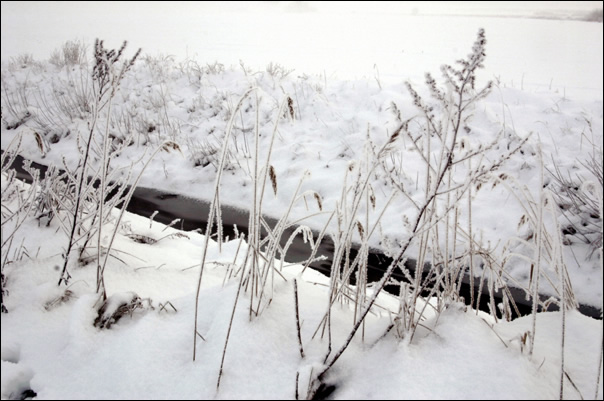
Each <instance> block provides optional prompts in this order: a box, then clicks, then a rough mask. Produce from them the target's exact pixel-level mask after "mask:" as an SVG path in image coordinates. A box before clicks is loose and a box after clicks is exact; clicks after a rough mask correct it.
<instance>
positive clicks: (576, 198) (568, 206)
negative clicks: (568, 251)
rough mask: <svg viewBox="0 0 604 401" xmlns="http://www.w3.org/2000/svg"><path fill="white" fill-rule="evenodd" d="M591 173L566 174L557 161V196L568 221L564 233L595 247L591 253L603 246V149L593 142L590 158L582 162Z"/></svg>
mask: <svg viewBox="0 0 604 401" xmlns="http://www.w3.org/2000/svg"><path fill="white" fill-rule="evenodd" d="M580 163H581V164H582V165H583V167H585V169H586V171H587V172H588V174H589V176H587V177H586V176H583V175H579V174H575V175H574V176H573V175H571V174H570V173H566V174H564V173H563V172H562V170H561V169H560V167H559V165H558V163H556V161H555V160H554V162H553V166H554V167H553V170H548V171H549V173H550V175H551V177H553V185H554V190H553V195H554V198H555V200H556V203H557V204H558V206H559V207H560V209H561V211H562V215H563V216H564V219H565V221H566V223H565V224H564V225H563V228H562V230H563V231H562V232H563V233H564V234H565V236H567V237H569V238H575V239H577V240H579V241H581V242H583V243H585V244H588V245H589V246H590V248H591V255H592V256H593V255H594V253H595V252H596V251H597V250H598V249H600V248H602V216H601V214H600V204H601V202H602V193H603V192H602V189H603V184H602V148H601V147H600V148H598V147H597V146H596V145H595V144H593V152H592V153H591V155H590V157H589V159H588V160H586V161H584V162H580Z"/></svg>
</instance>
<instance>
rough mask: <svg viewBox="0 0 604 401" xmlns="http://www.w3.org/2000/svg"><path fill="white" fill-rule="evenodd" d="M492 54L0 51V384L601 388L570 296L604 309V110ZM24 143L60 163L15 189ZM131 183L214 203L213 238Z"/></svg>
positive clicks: (415, 392) (320, 392) (479, 43)
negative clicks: (309, 60) (362, 73)
mask: <svg viewBox="0 0 604 401" xmlns="http://www.w3.org/2000/svg"><path fill="white" fill-rule="evenodd" d="M486 42H487V38H486V36H485V33H484V32H483V31H482V30H481V31H479V33H478V36H477V38H476V40H475V42H474V46H473V47H472V50H471V52H470V54H469V55H468V56H467V57H465V58H463V59H461V60H458V61H455V62H453V61H454V60H452V63H451V64H450V65H448V66H445V67H443V68H442V69H441V72H440V73H439V74H438V75H437V74H426V77H425V83H423V84H417V83H409V82H406V83H401V84H389V83H386V82H382V81H381V80H380V78H379V75H376V77H375V79H373V80H356V81H339V80H332V79H328V78H327V76H326V75H323V76H310V75H304V74H302V75H300V74H298V73H295V72H294V71H292V70H289V69H287V68H285V67H284V66H282V65H280V64H277V63H271V64H270V65H268V66H267V67H266V69H265V70H263V71H254V70H252V69H251V68H249V67H247V66H246V65H245V64H244V63H241V64H240V65H239V66H236V67H226V66H224V65H222V64H220V63H213V64H202V63H199V62H197V61H195V60H191V59H187V60H177V59H176V58H174V57H170V56H164V57H158V56H155V57H154V56H148V55H147V56H145V55H140V53H139V52H136V51H131V52H130V49H129V47H127V46H126V44H124V46H122V47H121V48H119V49H116V50H110V49H107V48H105V46H104V44H103V42H100V41H97V42H96V43H95V44H94V46H93V47H92V48H90V49H89V48H88V47H87V46H86V44H84V43H81V42H67V43H65V44H64V45H63V46H62V47H61V48H59V49H58V50H57V51H56V52H55V53H53V55H52V57H51V58H50V60H49V61H48V62H46V61H45V62H40V61H36V60H34V59H33V58H31V57H27V56H22V57H19V58H15V59H13V60H11V61H10V62H7V63H3V65H2V149H3V151H4V153H3V156H2V240H1V242H2V260H1V262H2V308H3V312H6V313H3V314H2V397H3V398H19V397H27V396H32V395H34V392H35V395H37V397H38V398H59V397H62V398H74V397H77V398H226V399H229V398H325V397H333V398H344V399H346V398H406V397H412V398H481V399H486V398H508V399H512V398H554V397H556V398H557V397H563V398H592V397H594V396H595V397H596V398H599V397H601V394H602V381H601V379H600V377H601V366H602V322H601V320H600V321H598V320H594V319H592V318H589V317H586V316H583V315H581V314H580V313H579V312H578V311H577V310H576V308H577V306H578V304H579V303H581V304H586V305H590V306H592V307H594V308H597V309H601V308H602V99H601V98H600V99H596V100H585V99H581V100H573V99H570V98H567V97H565V96H564V94H560V93H551V92H550V93H530V92H526V91H524V90H522V89H516V88H510V87H506V85H503V84H502V83H501V82H498V81H497V80H495V81H494V82H491V81H488V80H485V79H484V78H483V77H482V78H481V77H480V73H481V67H482V66H483V64H484V63H487V62H488V56H486V54H488V45H487V44H486ZM127 54H129V55H127ZM485 57H486V58H485ZM16 154H21V155H23V156H25V157H27V158H28V159H30V160H35V161H37V162H40V163H43V164H46V165H49V166H52V165H54V166H56V168H54V169H51V170H49V173H48V174H47V175H46V176H45V177H44V178H41V177H39V176H38V175H37V173H36V172H35V171H33V170H32V171H31V173H32V175H33V177H34V180H33V183H32V184H25V183H22V182H20V181H18V180H16V178H15V175H14V171H13V170H12V169H11V165H12V160H13V157H14V155H16ZM30 170H31V169H30ZM89 177H90V178H91V179H88V178H89ZM123 184H132V185H134V186H136V185H141V186H146V187H154V188H160V189H164V190H166V191H168V192H170V193H178V194H182V195H186V196H190V197H195V198H201V199H204V200H207V201H208V202H211V207H210V215H209V216H208V219H207V221H208V225H207V226H205V227H200V228H201V229H202V230H203V231H204V232H205V235H202V234H200V233H199V232H183V231H180V230H177V229H175V228H174V227H166V226H164V225H162V224H160V223H158V222H154V221H153V220H152V218H151V219H149V217H150V216H142V217H141V216H136V215H132V214H129V213H127V212H125V205H126V204H127V203H128V202H129V201H130V197H131V195H132V190H131V189H130V188H128V187H126V186H125V185H123ZM108 194H112V195H113V196H111V197H109V196H108ZM222 204H228V205H230V206H235V207H239V208H244V209H246V210H249V211H250V219H249V221H247V222H242V225H245V226H246V227H248V229H247V231H246V232H240V233H238V235H237V237H236V238H230V239H226V238H223V236H222V235H221V226H222V222H221V205H222ZM263 216H270V217H273V218H275V219H277V221H278V223H277V224H276V225H274V226H269V225H268V224H267V223H266V221H265V219H264V217H263ZM290 226H296V227H299V228H298V229H297V230H296V231H295V234H294V235H299V236H301V237H303V238H304V240H305V241H306V242H307V243H308V246H309V248H310V249H311V250H313V252H312V254H311V257H310V259H309V260H308V261H307V263H306V264H304V263H303V264H288V256H287V250H288V249H287V244H286V245H285V246H283V242H282V240H289V239H290V238H284V235H285V234H284V233H285V229H286V228H289V227H290ZM175 227H176V225H175ZM213 233H217V234H215V235H214V236H212V234H213ZM325 236H328V237H330V238H331V239H332V240H333V243H334V248H335V249H334V251H333V255H331V256H332V259H333V262H332V266H331V273H332V274H331V275H330V277H326V276H323V275H321V274H320V273H317V272H315V271H313V270H312V269H311V268H309V267H308V265H310V264H311V263H312V262H313V261H314V260H315V259H317V258H320V257H321V256H322V255H320V254H318V253H316V252H315V250H316V249H317V244H318V242H320V240H321V239H322V238H323V237H325ZM287 243H289V242H287ZM353 243H354V244H356V246H357V247H358V248H359V249H360V250H359V252H358V254H356V253H355V255H356V256H351V255H352V254H351V247H352V244H353ZM371 249H380V250H381V251H382V252H384V253H386V254H388V255H390V256H391V257H392V259H393V262H392V263H391V264H390V266H389V267H388V268H387V269H386V270H385V271H384V275H383V277H382V278H381V280H379V281H378V282H370V281H368V280H367V268H368V262H367V255H368V253H369V252H370V250H371ZM407 259H413V260H416V261H417V265H418V266H424V265H425V266H426V271H425V272H424V274H422V272H421V269H419V270H416V271H414V270H409V269H408V267H407V266H408V265H407V264H406V263H405V262H406V260H407ZM395 271H398V272H401V273H402V274H403V275H405V276H406V280H405V281H400V282H399V281H396V280H394V279H393V277H392V276H393V273H394V272H395ZM466 278H467V279H468V280H469V282H470V285H471V286H472V287H475V288H476V289H480V290H481V291H483V290H484V292H487V293H488V294H490V295H491V297H490V298H489V299H490V301H489V302H488V305H487V307H486V310H488V311H489V312H488V313H487V312H482V311H478V305H477V304H478V300H477V299H476V300H475V299H473V297H472V299H462V298H461V297H460V296H459V291H460V290H459V288H460V285H461V282H462V280H464V279H466ZM386 285H394V286H398V287H399V288H400V290H399V293H398V294H396V295H392V294H389V293H386V292H385V291H383V290H384V288H385V286H386ZM508 288H515V289H520V290H521V291H522V292H523V293H524V294H526V297H527V299H529V300H530V301H531V302H532V305H533V312H532V314H530V315H528V316H524V317H520V318H517V319H515V320H513V319H512V317H513V316H516V315H517V314H518V312H517V311H516V305H515V301H514V299H513V298H512V297H511V296H510V295H509V294H508V292H507V291H508ZM495 292H499V293H502V294H503V299H502V300H501V301H496V300H495V298H494V297H493V296H492V294H494V293H495ZM550 305H555V306H557V308H558V309H559V310H560V311H559V312H543V310H544V309H547V307H548V306H550Z"/></svg>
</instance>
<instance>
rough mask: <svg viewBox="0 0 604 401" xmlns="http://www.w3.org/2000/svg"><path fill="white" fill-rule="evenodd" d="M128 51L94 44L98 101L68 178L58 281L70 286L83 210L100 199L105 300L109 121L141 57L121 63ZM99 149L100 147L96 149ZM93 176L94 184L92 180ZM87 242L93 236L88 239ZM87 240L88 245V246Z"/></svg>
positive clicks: (99, 275)
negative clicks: (69, 198) (69, 202)
mask: <svg viewBox="0 0 604 401" xmlns="http://www.w3.org/2000/svg"><path fill="white" fill-rule="evenodd" d="M125 48H126V42H124V43H123V45H122V46H121V47H120V49H118V50H107V49H105V48H104V46H103V41H99V40H98V39H97V40H96V42H95V46H94V66H93V69H92V79H93V88H94V89H93V91H94V94H95V100H94V105H93V112H92V115H91V117H90V121H89V125H88V127H89V131H88V135H87V138H86V139H84V138H81V139H82V141H85V144H84V145H83V147H82V148H81V159H80V162H79V165H78V167H77V170H76V171H74V172H72V173H71V174H69V173H68V175H70V176H71V178H72V179H73V184H74V200H75V203H74V205H73V208H72V210H71V212H72V213H73V214H72V219H71V221H70V224H69V225H70V233H69V242H68V245H67V248H66V250H65V254H64V261H63V268H62V270H61V277H60V279H59V285H60V284H61V283H63V282H64V283H65V284H67V283H68V281H69V277H70V275H69V272H68V271H67V265H68V263H69V257H70V253H71V251H72V249H73V246H74V245H75V244H76V243H77V242H78V241H79V240H80V239H81V238H82V237H81V236H80V235H81V234H80V233H79V232H78V231H79V230H78V228H80V229H81V228H82V226H81V222H80V220H81V219H82V217H83V215H82V207H83V203H84V202H85V201H86V199H88V197H89V196H90V197H91V198H93V199H94V198H96V199H97V203H96V205H97V209H98V214H97V213H94V214H93V216H98V219H97V218H96V217H93V219H96V220H97V222H98V225H99V226H98V227H99V232H98V238H99V240H98V247H97V251H98V253H99V263H98V265H97V272H98V273H97V291H98V290H99V289H100V288H101V286H103V296H104V298H105V297H106V294H105V290H104V285H103V284H102V281H103V279H102V274H101V265H100V254H101V247H100V238H101V229H102V225H103V224H104V222H105V215H104V211H103V206H104V203H105V195H106V194H108V193H109V191H108V189H109V188H110V186H111V185H115V184H111V182H110V181H108V180H109V179H110V177H109V171H108V169H109V163H110V158H111V157H112V148H111V146H110V144H109V141H108V137H109V121H110V116H111V100H112V99H113V97H114V96H115V93H116V91H117V90H118V88H119V84H120V82H121V80H122V78H123V77H124V74H125V73H126V72H127V71H128V70H129V69H130V68H131V67H132V66H133V64H134V62H135V60H136V58H137V57H138V55H139V54H140V49H139V50H138V52H137V53H136V54H135V55H134V56H133V57H132V58H131V59H129V60H125V61H124V62H121V60H120V58H121V56H122V54H123V52H124V50H125ZM105 108H107V111H106V116H105V121H106V123H107V125H106V128H105V130H104V132H102V131H101V136H102V138H103V139H102V145H101V146H100V149H99V152H100V153H101V157H102V161H101V166H100V169H99V168H98V167H97V168H96V170H95V171H92V170H94V167H92V166H91V165H90V163H89V159H90V157H91V154H92V152H93V151H94V150H95V149H94V147H93V145H96V136H97V132H98V128H97V125H98V123H99V122H100V119H101V113H102V112H104V111H105ZM97 146H98V145H97ZM91 176H92V180H90V177H91ZM97 179H98V180H100V186H99V191H98V192H97V193H98V197H95V196H93V195H90V194H91V193H92V192H94V185H92V184H93V183H95V181H96V180H97ZM86 237H88V240H89V239H90V236H89V235H87V236H86ZM88 240H86V242H88Z"/></svg>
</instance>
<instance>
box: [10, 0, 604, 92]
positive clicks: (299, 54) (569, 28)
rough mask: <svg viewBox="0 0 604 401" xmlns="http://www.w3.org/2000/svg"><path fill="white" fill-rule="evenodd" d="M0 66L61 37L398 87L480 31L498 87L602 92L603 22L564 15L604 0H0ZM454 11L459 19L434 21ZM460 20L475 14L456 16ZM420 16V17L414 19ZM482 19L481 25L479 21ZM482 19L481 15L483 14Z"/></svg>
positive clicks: (454, 55)
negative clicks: (530, 85)
mask: <svg viewBox="0 0 604 401" xmlns="http://www.w3.org/2000/svg"><path fill="white" fill-rule="evenodd" d="M1 5H2V13H1V18H2V25H1V27H2V46H1V53H2V61H3V62H4V61H8V60H10V59H11V58H12V57H15V56H18V55H19V54H24V53H29V54H32V55H33V56H34V58H36V59H38V60H45V59H48V58H49V56H50V54H51V53H52V51H53V50H55V49H57V48H59V47H60V46H61V45H62V44H63V43H65V42H66V41H68V40H80V41H83V42H84V43H85V44H87V45H89V46H92V44H93V43H94V40H95V39H96V38H99V39H103V40H105V45H106V47H108V48H117V47H119V46H120V45H121V43H122V42H123V41H124V40H128V41H129V43H130V45H129V47H128V49H127V52H126V53H127V54H130V53H132V54H133V53H134V52H135V51H136V49H137V48H139V47H141V48H142V49H143V54H149V55H152V56H156V55H158V54H163V55H168V54H169V55H174V56H175V58H176V60H178V61H182V60H184V59H185V58H192V59H194V60H197V61H199V62H201V63H202V65H203V64H205V63H213V62H214V61H218V62H221V63H223V64H225V65H226V66H230V65H235V66H238V65H239V61H240V60H242V61H243V62H245V64H246V65H247V66H249V67H252V68H253V69H255V70H261V69H263V68H264V67H266V65H267V64H268V63H270V62H277V63H280V64H282V65H284V66H285V67H286V68H293V69H295V70H296V72H297V73H298V74H300V73H311V74H314V73H319V74H321V75H323V74H326V75H327V76H332V74H333V76H334V77H337V78H345V79H348V78H351V79H354V78H360V77H370V78H371V79H373V76H374V75H375V74H378V69H379V74H380V77H381V78H382V79H388V78H389V77H390V78H392V79H395V80H400V79H401V78H404V79H407V78H408V77H409V76H410V75H412V74H414V73H418V72H421V74H420V77H421V76H423V72H425V71H435V70H436V71H438V68H439V66H440V65H442V64H444V63H450V62H452V61H453V60H456V59H458V58H459V57H463V56H465V55H466V54H467V51H469V49H470V47H471V44H472V42H473V41H474V38H475V35H476V32H477V30H478V28H485V29H486V32H487V39H488V45H487V46H488V66H487V67H488V68H491V70H490V71H489V74H492V75H491V76H490V78H491V79H492V76H499V75H503V78H504V79H507V82H510V83H511V82H516V83H518V82H520V81H521V80H522V81H523V82H524V83H529V82H533V83H539V84H541V85H547V86H551V82H552V81H553V82H554V84H555V83H558V84H559V85H564V87H565V88H568V87H570V86H574V87H590V88H594V87H595V88H601V87H602V83H601V82H602V24H597V23H586V22H574V21H561V20H544V19H540V20H535V19H530V20H529V19H526V18H511V19H510V18H507V19H504V18H490V17H493V16H494V17H511V16H521V17H527V16H539V17H544V16H550V17H557V18H560V19H565V18H566V17H573V16H577V15H584V14H585V13H587V12H590V11H592V10H595V9H601V8H602V2H601V1H572V2H570V1H561V2H539V1H523V2H517V1H513V2H506V1H489V2H486V1H477V2H444V1H430V2H356V1H355V2H291V1H282V2H267V1H260V2H179V1H171V2H143V1H137V2H121V1H120V2H113V1H107V2H79V1H70V2H60V1H53V2H36V1H23V2H21V1H13V2H7V1H2V3H1ZM443 15H456V16H458V17H442V16H443ZM459 15H464V16H468V15H470V16H472V17H459ZM414 16H419V17H417V18H416V17H414ZM478 16H480V18H479V17H478ZM485 16H486V18H485Z"/></svg>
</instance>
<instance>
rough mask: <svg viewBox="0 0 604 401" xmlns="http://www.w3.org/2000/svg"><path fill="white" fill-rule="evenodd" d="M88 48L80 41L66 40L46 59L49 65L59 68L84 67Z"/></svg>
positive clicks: (86, 61)
mask: <svg viewBox="0 0 604 401" xmlns="http://www.w3.org/2000/svg"><path fill="white" fill-rule="evenodd" d="M87 53H88V47H87V46H86V44H84V42H82V41H80V40H68V41H67V42H65V43H63V45H62V46H61V47H60V48H58V49H55V50H54V51H53V52H52V53H51V55H50V58H49V59H48V62H49V63H50V64H53V65H55V66H57V67H59V68H63V67H66V66H67V67H69V66H76V65H84V64H87V63H88V60H87V57H86V54H87Z"/></svg>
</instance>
